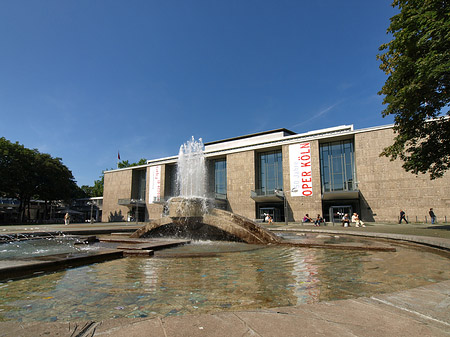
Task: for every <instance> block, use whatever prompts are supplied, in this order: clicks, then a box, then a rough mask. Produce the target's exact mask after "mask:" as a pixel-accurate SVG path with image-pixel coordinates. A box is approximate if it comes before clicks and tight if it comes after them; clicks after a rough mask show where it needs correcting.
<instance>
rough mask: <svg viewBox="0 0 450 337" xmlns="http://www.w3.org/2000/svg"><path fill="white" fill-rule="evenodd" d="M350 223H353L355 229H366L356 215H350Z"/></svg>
mask: <svg viewBox="0 0 450 337" xmlns="http://www.w3.org/2000/svg"><path fill="white" fill-rule="evenodd" d="M352 222H354V223H355V227H360V226H361V227H366V226H365V225H364V222H362V220H360V219H359V215H358V213H353V215H352Z"/></svg>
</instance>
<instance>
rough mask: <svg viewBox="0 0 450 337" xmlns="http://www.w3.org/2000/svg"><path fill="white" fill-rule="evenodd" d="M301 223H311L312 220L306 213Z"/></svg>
mask: <svg viewBox="0 0 450 337" xmlns="http://www.w3.org/2000/svg"><path fill="white" fill-rule="evenodd" d="M303 222H313V219H311V218H310V217H309V214H308V213H306V214H305V216H304V217H303Z"/></svg>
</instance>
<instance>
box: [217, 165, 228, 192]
mask: <svg viewBox="0 0 450 337" xmlns="http://www.w3.org/2000/svg"><path fill="white" fill-rule="evenodd" d="M214 192H215V193H216V194H221V195H223V196H226V194H227V161H226V160H224V159H223V160H222V159H220V160H216V161H214Z"/></svg>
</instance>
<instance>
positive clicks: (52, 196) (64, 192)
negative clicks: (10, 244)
mask: <svg viewBox="0 0 450 337" xmlns="http://www.w3.org/2000/svg"><path fill="white" fill-rule="evenodd" d="M0 177H2V178H1V179H0V195H3V196H6V197H11V198H17V199H19V200H20V208H19V212H20V214H21V220H22V219H23V216H24V214H23V211H24V206H26V205H28V204H29V203H30V200H31V199H42V200H44V201H46V202H47V201H54V200H64V201H69V200H71V199H73V198H77V197H80V196H81V195H82V191H81V190H80V189H79V188H78V186H77V185H76V183H75V180H74V177H73V175H72V172H71V171H70V170H69V169H68V168H67V167H66V166H65V165H64V164H63V163H62V161H61V158H52V157H51V156H50V155H48V154H42V153H40V152H39V151H38V150H36V149H33V150H31V149H27V148H25V147H24V146H23V145H21V144H19V143H18V142H16V143H11V142H10V141H9V140H7V139H5V138H4V137H2V138H0ZM28 209H30V208H29V207H28Z"/></svg>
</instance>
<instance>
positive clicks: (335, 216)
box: [329, 205, 353, 226]
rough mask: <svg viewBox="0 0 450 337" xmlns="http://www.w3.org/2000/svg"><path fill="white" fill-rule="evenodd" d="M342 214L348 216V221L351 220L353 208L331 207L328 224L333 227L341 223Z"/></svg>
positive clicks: (347, 206) (349, 206)
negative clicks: (331, 224) (330, 223)
mask: <svg viewBox="0 0 450 337" xmlns="http://www.w3.org/2000/svg"><path fill="white" fill-rule="evenodd" d="M344 214H348V217H349V219H351V217H352V214H353V208H352V206H351V205H343V206H331V207H330V208H329V217H330V222H332V223H333V226H334V224H335V223H338V224H340V223H341V220H342V217H343V216H344Z"/></svg>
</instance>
